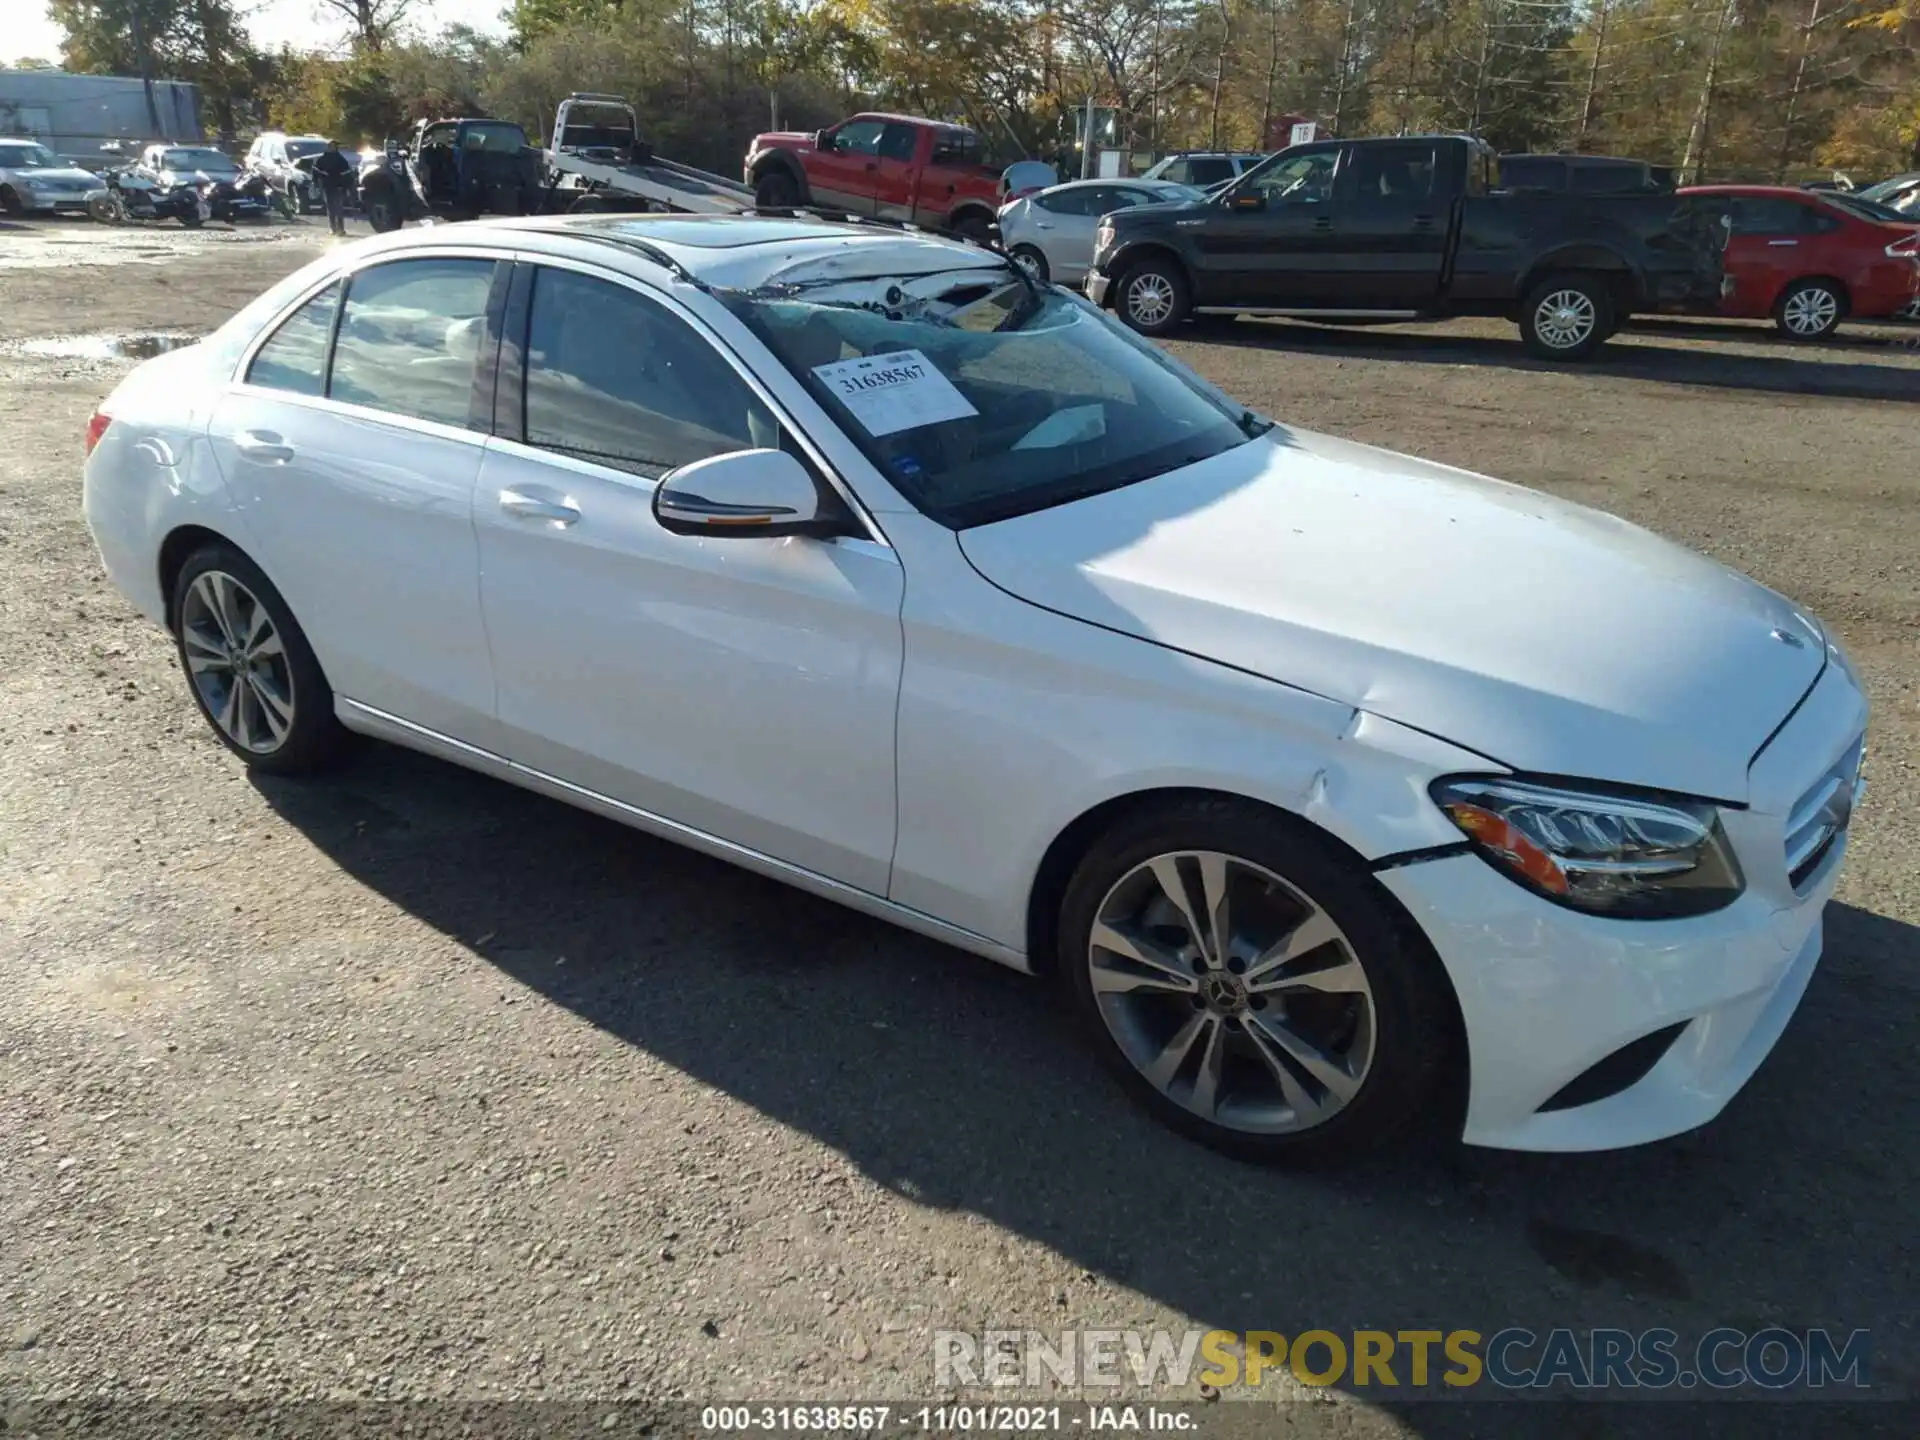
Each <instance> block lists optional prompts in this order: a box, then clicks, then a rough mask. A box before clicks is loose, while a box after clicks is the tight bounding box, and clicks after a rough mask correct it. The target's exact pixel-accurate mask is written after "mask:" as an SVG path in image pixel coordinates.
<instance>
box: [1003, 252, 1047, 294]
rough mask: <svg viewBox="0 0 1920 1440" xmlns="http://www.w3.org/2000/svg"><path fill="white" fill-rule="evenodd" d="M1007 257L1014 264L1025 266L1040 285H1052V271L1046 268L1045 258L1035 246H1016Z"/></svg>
mask: <svg viewBox="0 0 1920 1440" xmlns="http://www.w3.org/2000/svg"><path fill="white" fill-rule="evenodd" d="M1007 255H1008V258H1009V259H1011V260H1013V261H1014V262H1015V263H1017V264H1020V265H1024V266H1026V267H1027V270H1028V272H1029V273H1030V274H1032V276H1033V278H1034V279H1036V280H1038V281H1039V282H1040V283H1041V284H1042V285H1050V284H1052V283H1053V271H1052V270H1050V269H1049V268H1048V266H1047V257H1046V256H1045V255H1044V254H1042V253H1041V252H1040V248H1039V247H1038V246H1037V245H1016V246H1014V247H1013V249H1012V250H1010V251H1008V252H1007Z"/></svg>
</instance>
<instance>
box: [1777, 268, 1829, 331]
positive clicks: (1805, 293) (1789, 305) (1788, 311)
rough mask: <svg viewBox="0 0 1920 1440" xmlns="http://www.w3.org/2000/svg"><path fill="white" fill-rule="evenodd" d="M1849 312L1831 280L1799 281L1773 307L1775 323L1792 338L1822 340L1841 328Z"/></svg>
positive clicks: (1790, 286)
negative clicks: (1842, 320)
mask: <svg viewBox="0 0 1920 1440" xmlns="http://www.w3.org/2000/svg"><path fill="white" fill-rule="evenodd" d="M1846 312H1847V306H1846V301H1845V300H1844V299H1843V298H1842V296H1841V294H1840V289H1839V287H1838V286H1836V285H1835V284H1834V283H1833V282H1832V281H1831V280H1796V281H1794V282H1793V284H1791V285H1789V286H1788V287H1787V288H1786V290H1785V291H1784V292H1783V293H1782V294H1781V296H1780V303H1779V304H1777V305H1775V306H1774V307H1773V323H1774V324H1775V325H1777V326H1779V327H1780V333H1781V334H1782V335H1784V336H1786V337H1787V338H1788V339H1789V340H1823V339H1825V338H1826V337H1827V336H1829V335H1831V334H1832V333H1833V332H1834V331H1835V330H1838V329H1839V328H1840V320H1841V317H1842V316H1844V315H1845V314H1846Z"/></svg>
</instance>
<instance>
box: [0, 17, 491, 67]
mask: <svg viewBox="0 0 1920 1440" xmlns="http://www.w3.org/2000/svg"><path fill="white" fill-rule="evenodd" d="M507 3H508V0H415V4H414V7H413V15H412V17H411V19H412V21H413V23H415V24H416V25H418V27H419V28H420V29H422V30H428V31H433V30H438V29H439V28H440V27H441V26H443V25H447V24H450V23H452V22H454V21H461V22H463V23H465V24H468V25H471V26H473V27H474V29H476V30H491V31H494V32H495V33H499V32H500V31H502V30H503V28H504V27H503V26H502V25H501V24H500V12H501V11H502V10H503V9H505V8H506V5H507ZM27 6H28V15H27V17H26V18H25V20H24V21H22V22H16V23H14V24H11V25H9V26H8V27H7V38H6V39H4V40H0V67H4V66H7V65H11V64H12V63H13V62H14V61H15V60H19V59H23V58H27V57H31V58H34V59H38V60H53V61H57V60H58V59H59V58H60V27H59V26H58V25H55V24H54V23H53V22H52V21H51V20H49V19H48V18H47V15H46V10H45V9H44V7H43V5H40V4H36V3H35V0H27ZM240 8H241V9H242V10H245V9H247V8H248V7H247V6H246V5H244V4H243V5H241V6H240ZM247 28H248V29H249V30H250V31H252V33H253V39H254V43H255V44H257V45H259V46H260V47H261V48H262V49H264V50H277V49H279V48H280V46H282V45H292V46H294V47H295V48H297V49H308V48H328V47H331V46H334V45H337V44H339V43H341V42H342V41H344V40H345V39H346V34H347V25H346V22H345V20H344V19H342V18H341V17H340V16H339V13H338V12H337V11H332V10H328V9H326V8H324V7H322V6H320V5H318V4H316V3H315V0H265V3H264V4H261V5H259V6H257V7H256V8H254V9H253V12H252V14H251V15H249V16H248V20H247Z"/></svg>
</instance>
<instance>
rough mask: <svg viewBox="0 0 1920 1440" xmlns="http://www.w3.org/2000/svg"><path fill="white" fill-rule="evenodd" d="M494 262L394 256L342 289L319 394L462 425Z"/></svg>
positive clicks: (470, 405)
mask: <svg viewBox="0 0 1920 1440" xmlns="http://www.w3.org/2000/svg"><path fill="white" fill-rule="evenodd" d="M494 264H495V262H494V261H492V260H483V259H468V258H466V257H456V256H444V257H442V256H435V257H432V258H423V259H419V260H395V261H392V262H390V263H388V264H385V265H374V266H370V267H369V268H367V269H365V270H362V271H360V272H359V273H358V274H356V275H355V276H354V277H353V278H352V281H351V282H350V284H349V286H348V289H347V303H346V308H345V310H344V311H343V312H342V313H341V316H340V333H339V338H338V339H337V340H336V341H335V343H334V352H333V377H332V382H331V384H330V385H329V387H328V390H327V394H328V396H329V397H330V398H332V399H334V400H340V401H344V402H345V403H347V404H349V405H364V406H366V407H367V408H368V409H370V410H385V411H387V412H389V413H390V414H394V415H406V416H410V417H412V418H413V419H416V420H433V421H437V422H439V423H440V424H442V425H466V424H467V423H468V417H469V415H470V414H471V413H472V411H473V408H474V404H473V402H474V394H473V388H474V375H475V369H476V365H477V362H478V361H479V358H480V342H481V339H482V338H483V336H484V335H485V333H486V328H487V299H488V294H489V292H490V290H491V288H492V285H493V272H494Z"/></svg>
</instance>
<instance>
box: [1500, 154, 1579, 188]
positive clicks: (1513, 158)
mask: <svg viewBox="0 0 1920 1440" xmlns="http://www.w3.org/2000/svg"><path fill="white" fill-rule="evenodd" d="M1500 184H1501V185H1502V186H1503V187H1504V188H1505V189H1508V190H1564V189H1566V188H1567V162H1566V161H1564V160H1549V159H1544V158H1541V157H1538V156H1532V155H1505V156H1502V157H1501V159H1500Z"/></svg>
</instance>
